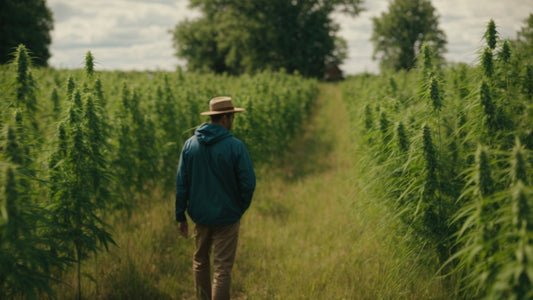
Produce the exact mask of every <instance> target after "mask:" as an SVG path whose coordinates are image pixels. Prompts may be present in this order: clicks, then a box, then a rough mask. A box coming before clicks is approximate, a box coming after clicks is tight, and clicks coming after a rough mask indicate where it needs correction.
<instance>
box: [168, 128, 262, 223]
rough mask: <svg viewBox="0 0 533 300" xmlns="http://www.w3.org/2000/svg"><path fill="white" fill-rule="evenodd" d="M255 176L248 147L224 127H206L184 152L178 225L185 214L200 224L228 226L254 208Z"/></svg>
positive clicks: (178, 186)
mask: <svg viewBox="0 0 533 300" xmlns="http://www.w3.org/2000/svg"><path fill="white" fill-rule="evenodd" d="M254 190H255V173H254V169H253V166H252V161H251V160H250V156H249V155H248V151H246V148H245V147H244V144H243V143H242V142H241V141H240V140H238V139H236V138H234V137H233V135H232V134H231V133H230V132H229V131H228V130H226V129H225V128H224V127H222V126H220V125H217V124H208V123H206V124H203V125H202V126H200V127H199V128H198V129H196V131H195V132H194V136H192V137H191V138H190V139H188V140H187V141H186V142H185V144H184V146H183V149H182V151H181V156H180V162H179V166H178V175H177V176H176V221H178V222H184V221H186V218H185V211H187V214H188V215H189V217H190V218H191V219H192V220H193V222H194V223H196V224H201V225H212V226H224V225H229V224H233V223H235V222H237V221H239V220H240V218H241V217H242V215H243V214H244V212H245V211H246V209H248V207H249V206H250V203H251V201H252V195H253V193H254Z"/></svg>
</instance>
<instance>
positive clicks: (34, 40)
mask: <svg viewBox="0 0 533 300" xmlns="http://www.w3.org/2000/svg"><path fill="white" fill-rule="evenodd" d="M0 3H1V7H2V9H1V10H0V40H1V41H2V43H0V64H5V63H8V62H9V61H11V60H12V59H13V57H12V53H13V52H15V49H16V48H17V46H18V45H20V44H24V45H25V46H26V48H28V49H29V50H30V52H31V55H32V57H33V58H34V61H33V62H32V63H33V64H34V65H38V66H46V65H47V64H48V59H49V58H50V51H49V49H48V47H49V46H50V43H51V42H52V39H51V37H50V31H51V30H52V29H53V27H54V24H53V16H52V12H51V11H50V9H48V7H47V6H46V1H45V0H0Z"/></svg>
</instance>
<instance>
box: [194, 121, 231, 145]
mask: <svg viewBox="0 0 533 300" xmlns="http://www.w3.org/2000/svg"><path fill="white" fill-rule="evenodd" d="M194 135H196V138H197V139H198V141H199V142H200V143H201V144H205V145H212V144H216V143H218V142H220V141H221V140H223V139H226V138H229V137H232V136H233V134H231V132H229V131H228V130H227V129H226V128H224V127H222V126H221V125H218V124H211V123H205V124H202V126H200V127H198V128H197V129H196V130H195V131H194Z"/></svg>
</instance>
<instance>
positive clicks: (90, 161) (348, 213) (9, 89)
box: [0, 39, 533, 299]
mask: <svg viewBox="0 0 533 300" xmlns="http://www.w3.org/2000/svg"><path fill="white" fill-rule="evenodd" d="M509 49H510V48H509V45H508V44H507V45H506V42H504V41H500V42H498V43H494V44H493V43H491V42H490V39H487V47H486V48H485V49H484V50H483V51H482V52H481V53H480V60H479V61H480V63H479V64H475V65H472V66H470V65H451V66H440V65H439V63H438V62H437V61H435V60H434V57H433V55H432V53H431V49H430V48H429V47H424V48H423V51H422V53H421V54H420V57H419V66H418V67H417V68H416V69H414V70H411V71H409V72H399V73H390V74H387V73H384V74H380V75H371V74H361V75H358V76H354V77H352V78H348V79H347V80H345V81H344V82H341V83H319V82H318V81H316V80H312V79H305V78H303V77H301V76H299V75H298V74H286V73H284V72H279V73H270V72H264V73H260V74H255V75H249V76H241V77H230V76H226V75H211V74H196V73H186V72H182V71H181V70H177V71H176V72H118V71H117V72H102V71H97V70H94V66H93V63H92V62H93V57H92V55H91V53H90V52H89V53H87V57H86V66H85V69H83V70H73V71H68V70H54V69H39V68H33V67H31V65H30V64H29V59H28V56H27V53H26V50H25V49H24V48H23V47H20V48H19V49H18V52H17V59H16V60H15V61H14V62H13V63H12V64H10V65H6V66H2V67H1V69H0V74H1V77H0V106H1V109H2V110H1V112H2V114H1V115H0V119H1V120H2V123H1V125H0V131H1V132H2V135H1V137H0V155H1V158H2V160H1V161H0V171H1V172H0V183H1V186H2V189H1V191H2V193H1V194H0V200H1V202H0V212H1V215H0V216H1V218H0V226H1V227H0V229H1V231H0V249H1V251H2V256H1V257H0V288H1V290H0V298H24V297H27V298H34V297H35V298H45V297H47V296H55V297H57V298H59V299H72V298H76V297H77V298H88V299H118V298H120V299H125V298H127V299H191V298H194V287H193V282H192V274H191V273H192V272H191V257H192V251H193V240H192V239H183V238H181V237H179V235H178V232H177V224H176V223H175V220H174V216H173V204H174V202H173V197H174V179H175V172H176V168H177V162H178V158H179V153H180V149H181V146H182V145H183V142H184V141H185V139H186V138H188V137H189V136H190V135H191V133H192V131H193V130H194V128H195V127H196V126H198V125H200V124H201V123H202V122H205V121H206V119H202V118H200V116H199V112H201V111H203V110H207V103H208V100H209V99H210V98H212V97H214V96H218V95H228V96H232V97H233V100H234V102H235V103H236V104H237V105H238V106H241V107H245V108H246V109H247V112H246V113H243V114H240V115H238V116H237V118H236V121H235V125H234V130H233V133H234V135H235V136H236V137H237V138H239V139H241V140H242V141H243V142H244V143H245V145H246V146H247V148H248V150H249V152H250V154H251V156H252V160H253V163H254V166H255V168H256V170H257V175H258V176H257V177H258V187H257V190H256V193H255V195H254V200H253V202H252V206H251V207H250V209H249V211H248V212H247V213H246V214H245V216H244V218H243V220H242V227H241V228H242V229H241V236H240V240H239V249H238V254H237V261H236V264H235V268H234V272H233V282H232V285H233V286H232V293H233V296H234V298H237V299H248V298H250V299H310V298H316V299H452V298H459V299H461V298H489V299H504V298H515V299H527V298H531V297H532V296H533V295H532V294H531V293H532V291H533V288H532V283H533V280H532V279H533V271H532V270H533V264H532V261H533V247H532V246H533V244H532V242H531V241H532V240H533V236H532V233H533V227H532V224H533V202H532V201H533V188H532V182H533V155H532V154H531V151H532V150H533V117H532V115H533V104H532V98H533V86H532V85H531V84H532V82H533V68H532V67H531V66H528V65H524V64H521V63H520V62H517V61H515V60H513V59H514V57H513V56H512V55H511V52H509V51H510V50H509Z"/></svg>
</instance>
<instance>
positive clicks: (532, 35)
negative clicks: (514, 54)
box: [516, 14, 533, 63]
mask: <svg viewBox="0 0 533 300" xmlns="http://www.w3.org/2000/svg"><path fill="white" fill-rule="evenodd" d="M524 23H525V26H524V27H522V28H521V29H520V31H518V32H517V34H516V36H517V40H516V44H517V50H518V55H520V56H521V58H522V59H525V60H526V61H528V62H529V63H533V14H529V17H528V18H527V19H525V20H524Z"/></svg>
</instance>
